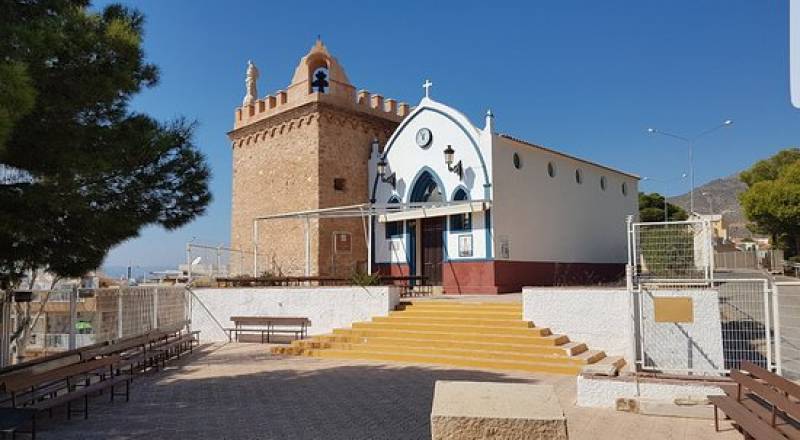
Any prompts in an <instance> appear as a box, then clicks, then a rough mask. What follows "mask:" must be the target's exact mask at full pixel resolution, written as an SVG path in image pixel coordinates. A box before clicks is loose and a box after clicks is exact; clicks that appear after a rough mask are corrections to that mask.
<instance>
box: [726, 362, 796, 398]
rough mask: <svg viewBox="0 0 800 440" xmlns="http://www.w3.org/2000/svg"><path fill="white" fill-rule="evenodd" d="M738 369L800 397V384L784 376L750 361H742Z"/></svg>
mask: <svg viewBox="0 0 800 440" xmlns="http://www.w3.org/2000/svg"><path fill="white" fill-rule="evenodd" d="M740 369H741V370H742V371H746V372H748V373H750V374H751V375H753V376H755V377H757V378H759V379H761V380H763V381H765V382H767V383H769V384H770V385H772V386H774V387H776V388H778V389H780V390H781V391H785V392H787V393H789V395H790V396H792V397H794V398H796V399H800V385H798V384H796V383H794V382H792V381H790V380H788V379H786V378H784V377H781V376H778V375H777V374H774V373H772V372H770V371H767V370H766V369H764V368H762V367H760V366H758V365H756V364H754V363H752V362H750V361H745V362H742V365H741V367H740Z"/></svg>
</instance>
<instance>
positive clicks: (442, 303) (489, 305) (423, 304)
mask: <svg viewBox="0 0 800 440" xmlns="http://www.w3.org/2000/svg"><path fill="white" fill-rule="evenodd" d="M400 305H401V306H405V307H416V308H431V307H463V308H475V309H478V308H479V309H493V310H508V309H511V310H522V303H521V302H507V303H500V302H496V303H495V302H469V301H462V302H458V301H449V300H438V301H436V300H432V301H431V300H429V301H408V302H401V303H400Z"/></svg>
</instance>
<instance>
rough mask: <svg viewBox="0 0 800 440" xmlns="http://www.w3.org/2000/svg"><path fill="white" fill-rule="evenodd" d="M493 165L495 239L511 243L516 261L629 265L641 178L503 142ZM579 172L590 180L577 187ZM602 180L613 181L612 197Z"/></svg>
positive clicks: (498, 139)
mask: <svg viewBox="0 0 800 440" xmlns="http://www.w3.org/2000/svg"><path fill="white" fill-rule="evenodd" d="M514 153H517V154H519V156H520V159H521V163H522V167H521V168H520V169H516V168H515V167H514V164H513V155H514ZM548 162H552V163H553V164H554V165H555V168H556V175H555V177H550V176H549V174H548V170H547V164H548ZM493 164H494V165H493V166H494V173H493V175H494V205H493V208H492V214H493V227H494V233H495V237H501V236H507V237H508V241H509V244H510V259H511V260H514V261H556V262H571V263H625V262H626V261H627V247H626V232H625V218H626V216H627V215H629V214H630V215H632V214H636V213H637V211H638V188H637V182H638V180H637V179H636V178H635V177H632V176H629V175H626V174H622V173H619V172H615V171H611V170H609V169H606V168H603V167H600V166H597V165H593V164H590V163H588V162H583V161H579V160H577V159H574V158H571V157H567V156H564V155H561V154H557V153H555V152H551V151H548V150H546V149H542V148H538V147H534V146H531V145H527V144H524V143H521V142H517V141H513V140H510V139H507V138H504V137H502V136H499V135H496V136H495V137H494V141H493ZM576 169H580V170H581V172H582V174H583V183H582V184H578V183H577V182H576V180H575V170H576ZM601 176H605V177H606V179H607V185H606V189H605V191H604V190H602V189H601V188H600V178H601ZM623 182H625V183H626V185H627V195H623V194H622V190H621V185H622V183H623ZM496 243H497V241H496ZM495 255H499V253H498V252H495Z"/></svg>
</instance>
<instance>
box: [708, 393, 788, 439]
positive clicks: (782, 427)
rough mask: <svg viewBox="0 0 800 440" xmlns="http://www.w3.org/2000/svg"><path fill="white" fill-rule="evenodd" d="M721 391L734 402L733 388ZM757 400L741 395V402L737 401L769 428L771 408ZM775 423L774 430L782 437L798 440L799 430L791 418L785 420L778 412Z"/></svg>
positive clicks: (750, 396) (749, 395)
mask: <svg viewBox="0 0 800 440" xmlns="http://www.w3.org/2000/svg"><path fill="white" fill-rule="evenodd" d="M723 390H724V391H725V394H726V395H727V396H728V397H730V398H731V399H733V400H736V394H737V390H736V388H735V387H727V388H723ZM754 397H755V398H754ZM759 399H760V398H759V397H758V396H757V395H753V394H751V393H743V394H742V400H741V401H739V404H740V405H742V406H744V407H745V408H747V409H748V410H749V411H750V412H752V413H753V414H755V415H756V416H757V417H758V418H760V419H761V420H763V421H764V422H766V423H767V424H769V425H770V426H771V425H772V407H771V406H769V403H768V402H764V401H763V400H759ZM762 402H763V403H762ZM775 422H776V423H775V429H777V430H778V431H780V432H781V433H782V434H783V435H785V436H786V437H788V438H790V439H792V440H800V428H798V427H797V426H796V423H797V422H793V421H792V419H791V418H789V419H787V418H786V417H785V416H784V415H783V414H782V413H781V412H780V411H778V412H777V413H776V417H775Z"/></svg>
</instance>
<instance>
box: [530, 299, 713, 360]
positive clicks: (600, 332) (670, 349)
mask: <svg viewBox="0 0 800 440" xmlns="http://www.w3.org/2000/svg"><path fill="white" fill-rule="evenodd" d="M642 295H643V296H642V297H641V299H636V298H634V297H632V296H631V295H630V294H628V292H627V291H626V290H625V289H623V288H620V289H591V288H589V289H587V288H583V289H581V288H572V287H565V288H538V287H525V288H524V289H523V294H522V300H523V319H525V320H527V321H533V322H534V323H535V324H536V325H537V326H539V327H549V328H550V329H551V330H552V331H553V332H554V333H562V334H565V335H567V336H568V337H569V338H570V340H572V341H575V342H585V343H586V344H587V345H588V346H589V349H591V350H603V351H605V352H606V354H608V355H610V356H623V357H624V358H625V361H626V363H627V364H628V366H630V365H632V364H633V363H634V362H635V359H636V354H635V353H636V351H637V350H638V349H639V348H638V344H639V339H637V338H636V334H638V332H639V328H638V325H635V324H634V322H638V321H633V320H632V316H633V315H637V316H638V313H639V302H638V301H640V300H641V301H642V305H641V310H642V316H643V317H644V318H643V319H642V325H641V331H642V334H643V339H644V356H645V358H646V359H647V364H646V365H647V366H650V367H653V368H657V369H663V370H665V371H669V372H682V371H686V370H694V371H702V372H708V373H710V374H713V373H714V372H717V371H719V370H722V369H724V367H725V365H724V358H723V347H722V324H721V321H720V310H719V292H717V291H714V290H708V289H706V290H700V289H698V290H658V291H653V292H644V293H643V294H642ZM659 296H664V297H689V298H691V299H692V306H693V310H692V311H693V315H694V316H693V322H691V323H669V322H655V320H654V312H653V298H654V297H659ZM635 344H636V345H635Z"/></svg>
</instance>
